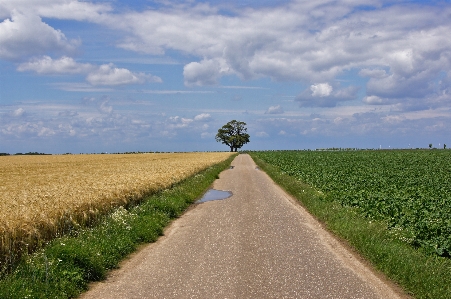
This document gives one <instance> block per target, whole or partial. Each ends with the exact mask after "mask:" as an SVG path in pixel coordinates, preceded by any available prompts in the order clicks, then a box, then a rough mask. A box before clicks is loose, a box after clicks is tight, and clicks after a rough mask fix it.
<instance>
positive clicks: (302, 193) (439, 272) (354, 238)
mask: <svg viewBox="0 0 451 299" xmlns="http://www.w3.org/2000/svg"><path fill="white" fill-rule="evenodd" d="M249 154H250V155H251V156H252V158H253V159H254V161H255V163H256V164H257V165H258V166H259V167H260V168H261V169H262V170H264V171H265V172H266V173H267V174H268V175H269V176H270V177H271V178H272V179H273V180H274V181H275V182H276V183H277V184H278V185H280V186H281V187H282V188H284V189H285V190H286V191H287V192H288V193H289V194H291V195H292V196H294V197H295V198H297V199H298V200H299V201H300V203H301V204H302V205H303V206H304V207H305V208H306V209H307V210H308V211H309V212H310V213H312V214H313V215H314V216H315V217H316V218H317V219H318V220H319V221H321V222H322V223H324V224H325V226H326V227H327V228H328V229H329V230H330V231H332V232H333V233H335V234H336V235H337V236H339V237H341V238H342V239H344V240H345V242H347V243H348V244H349V245H350V246H351V247H353V248H354V249H355V250H356V251H357V252H359V253H360V254H361V256H363V257H364V258H366V259H367V260H368V261H370V262H371V263H372V264H373V266H374V267H375V268H376V269H378V270H379V271H381V272H382V273H384V274H385V275H386V276H387V277H388V278H389V279H391V280H392V281H394V282H396V283H397V284H398V285H400V286H401V287H402V288H403V289H404V290H405V291H406V293H408V294H410V295H412V296H413V297H415V298H434V299H438V298H448V299H449V298H451V275H450V273H451V260H450V259H448V258H443V257H438V256H436V255H430V254H428V253H425V252H422V251H421V250H418V249H415V248H413V247H411V246H410V245H408V244H406V243H402V242H401V241H399V240H397V239H395V238H394V237H393V235H391V234H390V233H389V232H388V230H387V229H386V225H385V224H384V223H382V222H374V221H373V222H372V221H369V220H368V219H366V218H364V217H363V216H361V215H359V214H358V212H357V211H356V210H355V209H352V208H346V207H343V206H341V205H340V204H338V203H336V202H333V201H327V200H325V199H324V198H325V197H324V196H323V195H321V194H320V193H318V192H317V191H316V190H314V189H313V188H312V187H310V186H308V185H306V184H303V183H302V182H300V181H298V180H296V179H295V178H293V177H291V176H288V175H286V174H283V173H282V172H281V171H280V169H278V168H277V167H275V166H273V165H270V164H267V163H265V162H264V161H263V160H261V159H259V158H257V157H256V156H255V155H253V154H252V152H251V153H249Z"/></svg>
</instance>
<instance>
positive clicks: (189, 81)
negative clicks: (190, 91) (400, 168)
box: [183, 60, 227, 86]
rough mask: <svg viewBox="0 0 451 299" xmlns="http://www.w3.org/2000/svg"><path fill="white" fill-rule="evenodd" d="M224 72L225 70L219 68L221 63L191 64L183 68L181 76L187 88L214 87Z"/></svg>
mask: <svg viewBox="0 0 451 299" xmlns="http://www.w3.org/2000/svg"><path fill="white" fill-rule="evenodd" d="M226 72H227V70H225V69H223V68H221V63H220V62H219V61H218V60H203V61H201V62H191V63H189V64H187V65H185V67H184V68H183V76H184V78H185V85H187V86H194V85H197V86H202V85H215V84H217V83H218V80H219V78H220V76H221V74H223V73H226Z"/></svg>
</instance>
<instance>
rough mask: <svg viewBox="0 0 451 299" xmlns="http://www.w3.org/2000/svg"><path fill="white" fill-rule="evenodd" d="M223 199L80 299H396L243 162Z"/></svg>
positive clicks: (222, 184) (229, 175)
mask: <svg viewBox="0 0 451 299" xmlns="http://www.w3.org/2000/svg"><path fill="white" fill-rule="evenodd" d="M232 165H234V166H235V167H234V169H229V170H226V171H224V172H223V173H221V175H220V179H219V180H216V182H215V183H214V188H215V189H219V190H229V191H232V193H233V196H232V197H230V198H227V199H224V200H216V201H210V202H205V203H202V204H199V205H197V206H195V207H194V208H193V209H191V210H190V211H188V212H187V213H185V214H184V215H183V216H182V217H181V218H180V219H178V220H176V221H175V222H174V223H173V224H172V225H171V227H170V228H169V229H168V230H167V231H166V235H165V236H164V237H162V238H161V239H160V240H159V241H158V242H156V243H154V244H151V245H148V246H146V247H145V248H143V249H142V250H141V251H139V252H138V253H137V254H135V255H133V257H132V258H131V259H129V260H128V261H127V262H125V263H124V264H123V265H122V267H121V269H119V270H117V271H114V272H113V273H112V274H111V275H110V276H109V278H108V279H107V280H106V281H104V282H101V283H97V284H95V285H93V286H92V288H91V290H90V291H89V292H87V293H85V294H84V295H83V296H82V298H83V299H88V298H96V299H98V298H315V299H317V298H346V299H350V298H400V297H398V296H397V294H396V293H395V292H394V291H393V290H392V289H391V287H390V286H389V285H388V284H386V283H384V282H383V281H382V280H380V279H378V278H377V277H376V276H375V275H374V274H373V273H372V272H371V271H370V270H368V269H367V268H366V267H365V266H363V265H362V264H361V263H360V262H359V260H358V259H356V258H355V256H353V255H352V254H351V253H350V252H349V251H347V250H346V249H345V248H344V247H343V246H342V245H341V244H340V243H339V242H337V241H336V240H335V239H334V238H333V237H331V236H330V235H329V234H328V233H327V232H325V231H324V230H323V229H322V228H321V226H320V225H319V224H318V223H317V222H316V221H315V220H314V219H313V218H312V217H311V216H310V215H309V214H308V213H307V212H306V211H305V210H304V209H303V208H301V207H300V206H299V205H298V204H297V203H295V202H294V201H293V200H292V199H291V198H290V197H289V196H288V195H287V194H286V193H285V192H284V191H283V190H281V189H280V188H279V187H278V186H277V185H275V184H274V183H273V181H272V180H271V179H270V178H269V177H268V176H267V175H266V174H265V173H263V172H262V171H260V170H258V169H256V166H255V164H254V162H253V161H252V159H251V158H250V157H249V156H248V155H244V154H241V155H239V156H238V157H237V158H236V159H235V160H234V161H233V163H232Z"/></svg>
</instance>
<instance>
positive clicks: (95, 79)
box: [86, 63, 162, 85]
mask: <svg viewBox="0 0 451 299" xmlns="http://www.w3.org/2000/svg"><path fill="white" fill-rule="evenodd" d="M86 80H87V81H88V82H89V83H91V84H92V85H124V84H143V83H145V82H162V80H161V78H159V77H157V76H151V75H146V74H144V73H134V72H131V71H130V70H128V69H124V68H117V67H115V66H114V65H113V64H112V63H110V64H103V65H101V66H99V67H98V68H96V69H95V70H94V71H92V72H90V73H89V74H88V76H87V77H86Z"/></svg>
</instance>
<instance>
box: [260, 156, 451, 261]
mask: <svg viewBox="0 0 451 299" xmlns="http://www.w3.org/2000/svg"><path fill="white" fill-rule="evenodd" d="M252 155H253V156H254V157H258V158H259V159H262V160H263V161H265V162H267V163H269V164H272V165H275V166H276V167H278V168H280V170H281V171H282V172H283V173H285V174H287V175H289V176H292V177H295V178H296V179H297V180H299V181H302V182H305V183H307V184H309V185H311V186H313V187H314V188H316V189H317V190H318V191H320V192H322V193H323V194H324V196H322V199H323V200H326V201H335V202H339V203H340V204H341V205H343V206H346V207H353V208H355V209H356V210H357V211H358V213H360V214H362V215H364V216H365V217H366V218H367V219H369V221H371V220H378V221H382V222H383V223H386V227H387V229H388V230H389V231H390V233H391V234H392V236H394V237H395V238H397V239H399V240H401V241H402V242H405V243H408V244H410V245H412V246H413V247H415V248H418V247H420V248H422V249H424V250H426V251H427V252H431V253H434V254H437V255H439V256H447V257H449V255H450V253H451V238H450V236H451V152H450V151H445V150H391V151H340V152H331V151H281V152H254V153H252Z"/></svg>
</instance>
